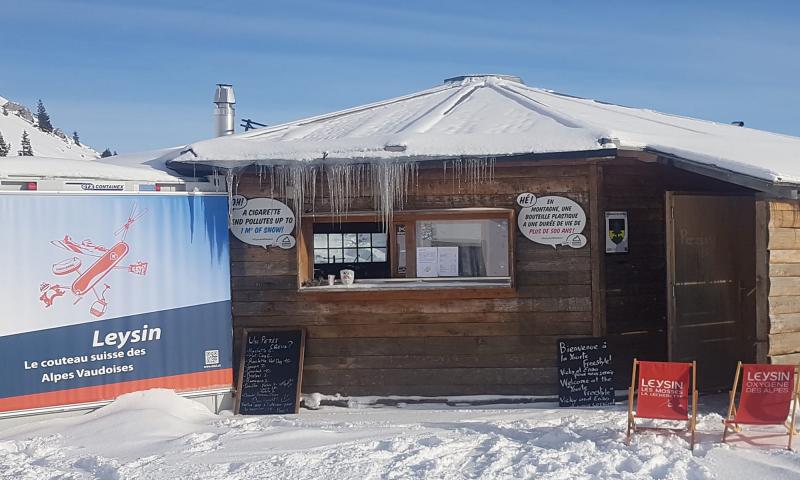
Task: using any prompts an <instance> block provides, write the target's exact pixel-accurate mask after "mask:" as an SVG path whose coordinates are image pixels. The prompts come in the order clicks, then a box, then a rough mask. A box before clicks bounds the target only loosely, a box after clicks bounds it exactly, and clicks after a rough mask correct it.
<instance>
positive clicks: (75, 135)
mask: <svg viewBox="0 0 800 480" xmlns="http://www.w3.org/2000/svg"><path fill="white" fill-rule="evenodd" d="M72 141H73V142H75V145H77V146H79V147H80V145H81V139H80V137H79V136H78V132H72Z"/></svg>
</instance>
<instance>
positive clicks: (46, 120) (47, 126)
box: [36, 98, 53, 133]
mask: <svg viewBox="0 0 800 480" xmlns="http://www.w3.org/2000/svg"><path fill="white" fill-rule="evenodd" d="M36 119H37V120H38V121H39V130H41V131H43V132H48V133H53V124H52V123H50V115H48V114H47V110H45V108H44V104H43V103H42V99H41V98H40V99H39V103H38V104H37V105H36Z"/></svg>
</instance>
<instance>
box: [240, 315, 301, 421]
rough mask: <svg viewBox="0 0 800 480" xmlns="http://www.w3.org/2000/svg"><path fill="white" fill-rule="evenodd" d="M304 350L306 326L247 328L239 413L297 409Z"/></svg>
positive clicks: (273, 412)
mask: <svg viewBox="0 0 800 480" xmlns="http://www.w3.org/2000/svg"><path fill="white" fill-rule="evenodd" d="M304 350H305V331H304V330H282V331H274V330H255V329H246V330H245V331H244V335H243V338H242V348H241V352H242V353H241V358H240V362H239V381H238V382H237V385H236V387H237V388H236V413H237V414H242V415H279V414H287V413H297V412H298V410H299V408H300V385H301V383H302V374H303V354H304Z"/></svg>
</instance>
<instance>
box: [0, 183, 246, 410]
mask: <svg viewBox="0 0 800 480" xmlns="http://www.w3.org/2000/svg"><path fill="white" fill-rule="evenodd" d="M227 213H228V206H227V197H225V196H219V195H175V194H172V195H156V194H153V195H149V194H148V195H125V194H118V195H117V194H112V195H106V194H86V195H84V194H74V195H63V194H62V195H55V194H6V195H0V219H2V222H3V229H2V233H0V251H2V252H3V268H2V269H0V372H2V374H0V378H1V379H2V381H0V412H7V411H14V410H29V409H40V408H45V407H53V406H63V405H70V404H77V403H90V402H97V401H103V400H111V399H114V398H115V397H117V396H118V395H121V394H123V393H127V392H131V391H136V390H143V389H147V388H157V387H158V388H171V389H174V390H176V391H180V392H186V391H196V390H210V389H219V388H229V387H230V386H231V383H232V369H231V355H232V352H231V350H232V341H231V336H232V331H231V305H230V298H231V297H230V270H229V269H230V263H229V252H228V222H227Z"/></svg>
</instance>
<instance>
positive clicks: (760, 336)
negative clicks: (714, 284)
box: [754, 196, 770, 363]
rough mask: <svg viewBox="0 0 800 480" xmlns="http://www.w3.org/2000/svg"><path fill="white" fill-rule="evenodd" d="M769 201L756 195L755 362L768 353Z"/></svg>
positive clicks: (765, 358)
mask: <svg viewBox="0 0 800 480" xmlns="http://www.w3.org/2000/svg"><path fill="white" fill-rule="evenodd" d="M769 217H770V212H769V202H768V201H766V200H764V199H763V198H759V197H758V196H757V197H756V232H755V236H756V338H755V352H754V353H755V358H756V363H767V358H768V357H767V355H768V354H769V288H770V277H769Z"/></svg>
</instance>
